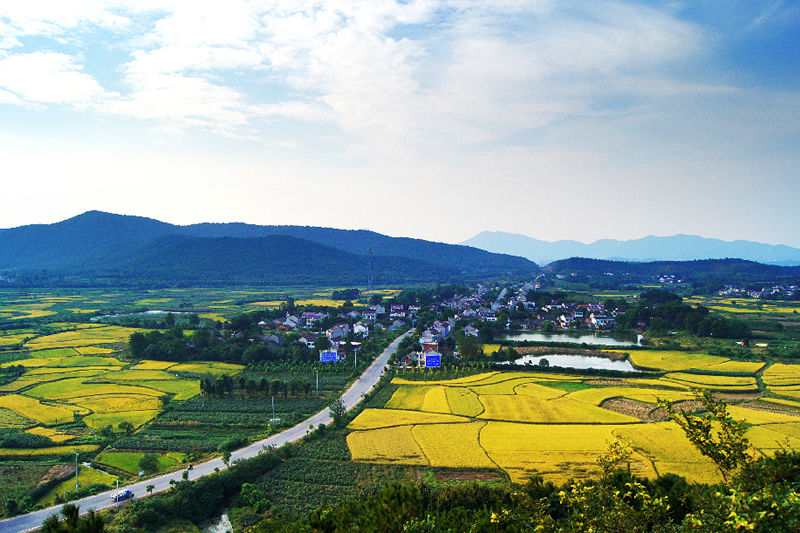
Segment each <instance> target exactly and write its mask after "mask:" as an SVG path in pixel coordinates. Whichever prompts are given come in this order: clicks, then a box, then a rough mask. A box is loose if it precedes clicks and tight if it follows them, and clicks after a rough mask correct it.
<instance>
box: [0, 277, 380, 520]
mask: <svg viewBox="0 0 800 533" xmlns="http://www.w3.org/2000/svg"><path fill="white" fill-rule="evenodd" d="M333 290H335V288H331V289H323V290H322V292H320V289H319V288H314V289H297V288H293V289H291V290H290V291H289V290H287V291H283V290H280V289H278V290H269V291H259V290H248V291H236V290H233V291H227V290H222V289H219V290H216V289H215V290H203V289H192V290H180V289H175V290H154V291H150V290H120V291H112V290H109V289H85V290H60V289H49V290H37V289H31V290H25V291H13V290H9V291H2V290H0V432H10V433H8V434H9V435H10V437H8V439H11V440H12V441H13V439H17V440H18V441H19V442H20V443H23V444H14V445H13V446H10V447H9V446H4V445H0V481H2V482H3V483H11V484H12V486H9V487H7V488H6V490H4V491H2V493H0V510H1V509H2V508H3V506H4V505H5V501H6V498H12V499H15V500H16V501H18V502H22V503H21V506H22V507H20V510H22V509H30V508H33V507H34V506H36V505H41V504H43V503H44V502H52V501H54V498H55V494H56V493H60V492H59V491H51V492H50V493H48V495H46V497H43V496H42V495H41V494H39V493H38V492H35V491H34V492H32V491H33V488H34V487H35V486H36V485H37V483H38V481H39V480H40V479H41V478H42V477H43V476H44V474H45V473H46V472H50V471H51V470H52V469H53V468H55V467H60V466H65V467H66V466H68V465H71V464H72V463H73V462H74V459H75V456H74V454H73V453H74V452H78V453H79V454H80V460H81V461H92V460H94V461H95V464H97V465H98V467H99V468H103V467H104V466H105V467H107V468H109V469H110V470H111V471H113V472H115V473H117V474H118V475H119V476H120V477H121V479H122V480H123V481H124V480H125V479H126V477H127V476H135V475H136V474H138V468H137V467H138V460H139V458H141V456H142V455H143V454H144V453H145V452H150V451H152V452H154V453H156V454H157V455H158V456H159V462H158V470H165V469H170V468H173V467H177V466H178V465H180V464H181V463H182V462H183V461H184V460H187V458H188V459H191V460H197V459H200V458H202V457H206V456H208V455H209V454H214V453H218V452H219V450H220V449H221V447H223V446H227V447H231V446H233V447H235V446H240V445H243V444H244V443H246V442H249V441H252V440H256V439H258V438H261V437H263V436H265V435H267V434H268V433H270V432H274V431H277V430H278V429H279V428H282V427H286V426H288V425H291V424H294V423H296V422H298V421H299V420H301V419H302V418H303V417H305V416H307V415H309V414H312V413H314V412H317V411H319V410H320V409H323V408H324V407H325V406H326V405H327V404H328V403H329V402H330V400H329V399H327V397H328V396H330V395H331V394H333V393H335V392H337V391H339V390H341V388H342V387H343V386H344V385H345V384H346V383H347V381H348V380H349V379H350V374H351V372H352V368H344V369H343V370H342V371H341V372H338V373H336V372H326V373H324V374H321V375H320V387H319V394H320V396H313V397H312V396H309V395H308V394H306V395H300V396H297V395H296V394H293V395H292V396H289V397H287V396H286V395H284V396H280V397H276V398H275V400H274V409H275V411H274V413H275V414H274V415H273V410H272V409H273V403H272V401H270V399H269V397H266V398H265V397H264V395H263V394H262V395H260V396H259V397H216V398H204V399H200V398H199V395H200V390H201V388H200V381H201V379H203V378H207V379H211V380H215V379H218V378H221V377H222V376H228V377H234V376H235V377H238V375H240V374H242V375H247V376H248V379H255V380H258V379H261V378H263V376H264V372H263V371H259V372H256V373H254V374H253V373H251V374H247V373H243V372H242V371H243V369H244V366H243V365H240V364H234V363H230V362H222V361H216V360H214V361H208V360H193V359H184V360H181V361H177V362H176V361H163V360H155V359H147V358H145V359H136V360H133V359H132V358H131V354H130V352H129V349H128V341H129V339H130V336H131V334H132V333H135V332H141V333H147V332H148V331H151V330H152V329H153V328H161V329H162V330H163V329H164V328H165V327H166V326H165V320H166V318H167V317H168V316H169V315H168V313H171V314H172V316H174V317H175V323H176V324H177V325H180V327H181V328H182V329H184V331H186V332H187V334H191V333H192V331H191V328H198V327H212V326H215V325H217V324H221V323H224V322H225V321H227V320H228V319H229V318H231V317H233V316H235V315H237V314H239V313H242V312H248V311H253V310H258V309H263V307H262V306H261V305H260V304H259V303H258V302H265V301H276V302H277V305H280V304H281V302H283V301H284V300H285V299H286V298H288V297H289V296H292V297H295V298H296V299H297V300H298V301H303V300H305V301H307V302H308V303H309V304H314V305H317V304H329V305H337V306H338V305H341V304H343V303H344V302H343V301H334V300H331V299H330V298H329V296H330V295H331V293H332V291H333ZM387 291H388V292H387ZM387 291H384V292H386V293H395V292H396V291H394V290H387ZM195 316H196V318H192V317H195ZM298 377H300V378H302V380H303V382H304V383H310V382H311V381H313V380H314V374H313V371H311V370H309V369H306V370H305V371H304V373H303V374H302V376H299V375H298V373H297V371H294V370H292V369H291V368H287V369H286V370H284V371H279V372H272V373H271V374H270V375H269V378H270V379H271V380H276V379H277V380H281V381H282V382H286V383H287V384H288V383H289V382H290V381H292V380H296V379H297V378H298ZM306 392H307V390H306ZM273 417H274V418H276V420H274V421H273V420H272V419H273ZM22 436H27V439H28V440H25V438H23V437H22ZM8 439H6V440H8ZM28 441H30V443H29V444H30V446H25V445H24V443H28ZM17 446H20V447H17ZM53 472H56V474H54V475H56V478H58V479H60V477H59V476H63V472H61V471H59V470H53ZM95 473H96V471H95V470H91V469H89V470H88V471H87V474H86V476H85V478H86V480H87V481H89V480H92V479H93V477H97V476H96V474H95ZM6 474H8V476H13V480H12V478H10V477H9V478H6V477H4V476H5V475H6ZM81 476H84V471H83V468H82V470H81ZM105 481H107V480H98V482H100V483H105ZM81 486H82V487H83V479H82V482H81ZM62 488H69V480H66V481H64V487H62ZM59 490H60V489H59ZM71 490H74V486H72V489H71ZM61 492H63V490H62V491H61ZM34 493H35V494H37V496H36V497H35V498H33V499H31V497H30V495H31V494H34ZM23 500H24V501H23Z"/></svg>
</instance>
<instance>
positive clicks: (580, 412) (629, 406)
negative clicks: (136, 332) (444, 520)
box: [347, 352, 800, 482]
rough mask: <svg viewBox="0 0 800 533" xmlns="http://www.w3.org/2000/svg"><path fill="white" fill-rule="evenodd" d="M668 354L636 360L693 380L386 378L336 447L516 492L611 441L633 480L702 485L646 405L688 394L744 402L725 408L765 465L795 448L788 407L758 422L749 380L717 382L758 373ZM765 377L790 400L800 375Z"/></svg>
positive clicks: (695, 465)
mask: <svg viewBox="0 0 800 533" xmlns="http://www.w3.org/2000/svg"><path fill="white" fill-rule="evenodd" d="M659 353H664V352H659ZM666 353H669V352H666ZM679 354H680V357H679V360H677V361H670V360H669V358H663V357H661V356H660V355H658V356H657V355H656V352H652V353H649V354H647V353H646V355H645V357H644V359H645V360H647V362H648V363H649V364H650V365H653V366H655V364H658V365H660V366H669V367H670V368H672V369H675V370H677V369H684V370H690V369H697V368H701V369H703V370H692V372H691V373H689V372H677V371H673V372H670V373H667V374H665V375H663V377H660V378H657V377H653V378H644V379H629V380H623V379H616V380H615V379H606V380H596V379H592V378H585V379H582V378H580V377H576V376H566V375H564V376H562V375H559V374H555V373H550V372H548V373H546V374H544V373H533V372H532V373H524V372H507V373H506V372H488V373H484V374H478V375H475V376H469V377H464V378H459V379H454V380H449V381H441V380H439V381H413V380H404V379H397V378H396V379H395V380H393V383H394V384H396V385H399V387H398V388H397V390H396V391H395V392H394V393H393V395H392V396H391V398H389V400H388V401H387V402H386V405H385V407H384V408H383V409H366V410H365V411H363V412H362V413H361V414H360V415H359V416H358V417H356V418H355V420H353V422H352V423H351V424H350V425H349V426H348V427H349V429H350V430H351V432H350V433H349V435H348V437H347V442H348V446H349V447H350V451H351V453H352V456H353V458H354V460H357V461H364V462H372V463H386V464H406V465H427V466H432V467H442V468H495V469H500V470H503V471H504V472H506V473H507V474H508V476H509V477H510V478H511V479H512V480H513V481H517V482H521V481H524V480H525V479H526V478H527V477H528V476H529V475H531V474H533V473H538V474H541V475H543V476H544V477H545V478H546V479H550V480H553V481H557V482H563V481H566V480H567V479H569V478H575V479H578V478H587V477H590V476H593V475H595V474H596V473H597V472H598V470H599V469H598V466H597V463H596V460H597V458H598V457H599V456H600V455H602V454H604V453H605V452H606V450H607V447H608V445H609V443H610V442H612V441H614V440H615V439H617V438H622V439H625V440H627V441H629V442H631V443H632V445H633V448H634V455H633V457H632V459H631V469H632V471H634V472H636V473H638V474H640V475H645V476H648V477H654V476H656V475H658V474H664V473H668V472H675V473H678V474H680V475H683V476H685V477H687V478H689V479H690V480H693V481H700V482H713V481H717V480H718V479H719V478H718V476H719V474H718V472H717V470H716V469H715V467H714V466H713V464H712V463H711V462H710V461H709V460H707V459H706V458H704V457H702V456H701V455H700V454H699V452H697V451H696V449H695V448H694V446H692V444H691V443H690V442H689V441H688V440H687V439H686V437H685V436H684V434H683V432H682V431H681V429H680V428H679V427H678V426H677V424H675V423H673V422H668V421H664V415H663V411H662V410H660V409H659V408H658V405H657V403H658V401H659V399H664V400H669V401H673V402H681V401H689V400H694V399H695V395H694V394H693V393H692V392H691V389H702V388H706V389H711V390H714V391H720V392H733V391H735V392H737V393H744V392H747V393H750V394H749V395H748V396H747V398H748V399H747V400H742V401H741V405H731V406H730V412H731V414H732V415H733V416H734V417H735V418H737V419H740V420H743V421H745V422H746V423H747V424H748V425H749V426H750V427H749V429H748V433H747V435H748V437H749V438H750V439H751V441H752V443H753V445H754V447H755V448H756V449H757V450H758V451H759V452H761V453H770V452H772V451H774V450H776V449H778V448H780V446H781V445H786V444H787V443H788V445H789V446H791V447H800V402H798V403H793V402H791V400H780V399H775V400H774V401H775V402H782V403H774V404H770V403H769V401H770V399H769V398H767V399H766V400H767V401H766V402H762V403H763V404H765V405H767V406H769V405H776V406H777V407H776V409H778V410H784V409H785V411H781V412H773V411H771V410H769V411H768V410H763V408H761V407H760V404H759V403H758V402H755V403H753V402H751V401H750V400H751V397H752V396H753V395H755V394H757V393H758V388H757V385H756V380H755V377H752V376H731V375H723V374H720V373H719V372H720V371H722V372H740V373H751V374H754V373H755V372H756V371H758V370H759V369H760V368H761V367H762V366H763V364H761V363H756V364H751V363H739V362H734V361H727V360H726V359H725V358H717V357H713V356H708V355H702V354H701V355H700V356H699V357H698V358H697V359H694V360H693V359H692V356H691V354H685V353H683V352H679ZM773 367H775V369H774V370H772V371H770V370H771V368H772V367H771V368H770V369H767V372H765V373H764V376H765V382H767V383H777V384H778V385H771V386H770V387H771V389H770V390H772V387H776V386H777V387H789V386H790V387H797V388H798V389H800V373H796V372H795V370H796V369H800V366H797V367H793V366H790V365H773ZM721 369H724V370H721ZM734 369H735V370H734ZM700 372H702V373H700ZM748 402H750V403H748ZM787 403H788V404H793V405H795V406H796V407H797V409H794V410H793V408H792V406H791V405H787ZM448 417H452V418H448ZM781 443H782V444H781Z"/></svg>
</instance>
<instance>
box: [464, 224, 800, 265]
mask: <svg viewBox="0 0 800 533" xmlns="http://www.w3.org/2000/svg"><path fill="white" fill-rule="evenodd" d="M461 244H463V245H466V246H474V247H475V248H480V249H481V250H486V251H489V252H495V253H503V254H510V255H517V256H521V257H525V258H527V259H530V260H531V261H534V262H536V263H539V264H541V265H546V264H549V263H552V262H553V261H557V260H560V259H566V258H570V257H585V258H592V259H608V260H614V261H636V262H648V261H694V260H701V259H723V258H737V259H745V260H748V261H756V262H759V263H765V264H772V265H783V266H790V265H800V248H792V247H791V246H786V245H782V244H778V245H773V244H764V243H759V242H753V241H743V240H737V241H723V240H719V239H711V238H706V237H698V236H696V235H673V236H671V237H655V236H652V235H650V236H648V237H643V238H641V239H632V240H627V241H620V240H615V239H601V240H598V241H595V242H593V243H589V244H586V243H582V242H578V241H572V240H561V241H555V242H549V241H543V240H539V239H534V238H533V237H528V236H525V235H519V234H515V233H505V232H502V231H484V232H481V233H479V234H478V235H475V236H474V237H472V238H471V239H468V240H466V241H464V242H462V243H461Z"/></svg>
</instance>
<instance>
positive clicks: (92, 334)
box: [26, 326, 142, 350]
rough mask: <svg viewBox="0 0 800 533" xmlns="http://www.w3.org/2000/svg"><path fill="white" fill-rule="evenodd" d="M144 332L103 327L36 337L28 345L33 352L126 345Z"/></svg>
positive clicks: (134, 329)
mask: <svg viewBox="0 0 800 533" xmlns="http://www.w3.org/2000/svg"><path fill="white" fill-rule="evenodd" d="M137 331H142V330H139V329H136V328H123V327H119V326H102V327H96V328H85V329H81V330H76V331H63V332H61V333H54V334H53V335H45V336H43V337H36V338H35V339H33V340H30V341H28V342H27V343H26V346H27V347H28V348H30V349H31V350H41V349H45V348H70V347H75V346H88V345H97V344H118V343H126V342H128V339H129V338H130V336H131V333H135V332H137Z"/></svg>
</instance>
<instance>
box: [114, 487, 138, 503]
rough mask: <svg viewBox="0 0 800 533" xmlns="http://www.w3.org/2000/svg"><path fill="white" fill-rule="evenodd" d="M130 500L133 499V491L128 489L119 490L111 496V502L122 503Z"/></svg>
mask: <svg viewBox="0 0 800 533" xmlns="http://www.w3.org/2000/svg"><path fill="white" fill-rule="evenodd" d="M131 498H133V491H132V490H130V489H125V490H121V491H119V492H115V493H114V494H112V495H111V501H113V502H123V501H125V500H129V499H131Z"/></svg>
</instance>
